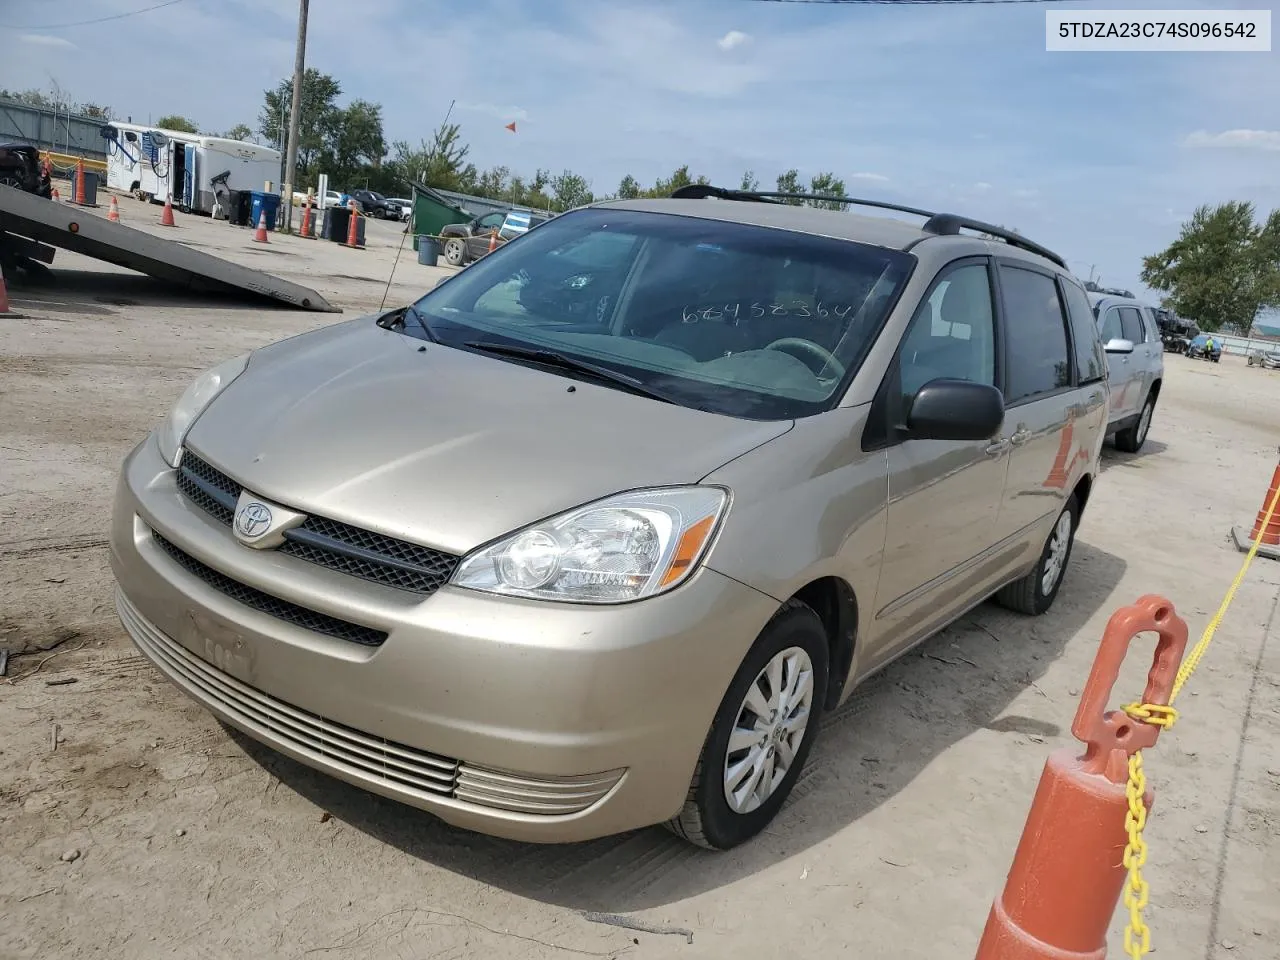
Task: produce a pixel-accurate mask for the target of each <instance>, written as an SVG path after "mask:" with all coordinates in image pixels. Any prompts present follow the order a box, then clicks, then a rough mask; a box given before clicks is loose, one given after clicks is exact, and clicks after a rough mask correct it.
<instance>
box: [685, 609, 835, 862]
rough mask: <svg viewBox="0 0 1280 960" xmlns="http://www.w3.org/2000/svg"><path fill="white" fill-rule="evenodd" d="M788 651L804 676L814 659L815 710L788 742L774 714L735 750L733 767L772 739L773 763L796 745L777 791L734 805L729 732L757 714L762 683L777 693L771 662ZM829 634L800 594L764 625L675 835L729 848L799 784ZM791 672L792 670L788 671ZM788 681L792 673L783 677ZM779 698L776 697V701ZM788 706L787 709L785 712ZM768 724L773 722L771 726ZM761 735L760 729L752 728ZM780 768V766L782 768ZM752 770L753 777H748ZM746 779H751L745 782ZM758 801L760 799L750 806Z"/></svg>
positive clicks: (821, 693) (814, 728)
mask: <svg viewBox="0 0 1280 960" xmlns="http://www.w3.org/2000/svg"><path fill="white" fill-rule="evenodd" d="M783 656H787V657H791V658H792V664H791V665H792V666H793V667H794V666H795V665H797V663H798V664H799V665H800V666H801V668H802V669H801V670H800V671H799V672H798V674H796V675H800V676H803V673H804V672H805V671H804V670H803V659H804V658H807V660H808V664H809V668H808V673H809V677H810V681H811V682H810V690H809V697H808V709H807V711H806V713H805V717H806V719H805V722H804V726H803V728H802V729H801V730H798V731H795V732H794V733H793V734H792V736H793V737H795V738H798V739H792V740H791V741H790V743H789V744H788V742H787V737H786V736H785V735H784V736H782V737H781V738H779V737H778V735H777V733H778V732H779V731H783V732H785V728H784V727H783V726H781V725H779V724H780V723H781V720H782V718H781V717H779V718H778V722H777V723H775V724H772V725H771V724H770V720H769V718H768V717H766V718H764V720H763V721H762V722H760V736H761V740H760V741H758V742H757V743H754V744H752V745H751V746H750V747H747V748H745V749H740V750H735V751H734V752H733V755H735V756H736V757H738V759H736V760H735V762H734V764H733V765H734V766H737V765H740V764H741V763H744V762H746V760H745V759H744V755H748V751H750V752H751V753H754V754H756V755H757V756H759V753H760V751H759V748H760V747H761V746H763V745H764V744H768V745H769V746H768V754H767V756H765V757H761V758H760V759H761V762H762V764H768V766H765V769H766V770H774V769H776V768H775V767H774V764H775V763H776V762H777V760H778V759H780V758H781V757H782V756H783V755H784V749H785V748H786V747H788V746H789V748H790V751H791V753H792V760H791V764H790V766H789V767H787V769H786V772H785V774H784V775H783V776H782V778H781V780H779V781H777V783H776V785H775V786H774V787H773V790H772V792H771V793H769V794H768V795H767V796H764V797H759V798H758V797H755V796H754V795H753V794H754V791H748V792H747V793H746V794H745V797H746V800H745V804H746V806H744V809H742V810H735V809H733V808H732V807H731V806H730V805H729V801H728V798H727V796H726V786H725V780H726V772H727V769H728V767H729V766H730V764H729V763H728V759H729V756H730V755H731V754H730V749H729V738H730V735H731V734H732V733H733V732H734V728H735V727H736V725H737V721H738V719H739V717H740V716H743V715H746V714H748V713H754V712H753V711H751V710H750V707H748V705H747V703H746V699H747V694H748V691H749V690H750V689H751V688H752V687H753V685H754V686H755V696H756V697H758V698H759V699H760V700H762V701H765V702H766V703H767V702H768V701H769V700H770V699H771V698H770V697H768V696H765V693H764V687H762V686H760V682H761V680H762V679H763V680H764V682H765V684H766V685H767V683H768V680H767V678H765V677H764V671H765V670H766V668H767V667H768V666H769V665H770V664H771V663H772V662H774V660H775V658H781V657H783ZM827 657H828V649H827V635H826V631H825V630H824V629H823V626H822V621H821V620H819V619H818V615H817V614H816V613H814V611H813V610H812V608H810V607H808V606H806V605H805V604H803V603H801V602H800V601H799V600H789V601H787V602H786V603H785V604H783V605H782V607H781V608H780V609H779V610H778V612H777V613H776V614H774V616H773V619H772V620H770V621H769V622H768V624H766V625H765V628H764V629H763V630H761V631H760V636H759V637H757V638H756V642H755V643H754V644H753V645H752V647H751V650H750V651H749V652H748V653H747V656H746V657H745V659H743V661H742V665H741V666H740V667H739V668H738V672H737V674H736V675H735V676H734V678H733V681H732V682H731V683H730V684H729V689H728V690H727V691H726V692H725V695H724V698H723V699H722V700H721V701H720V707H719V709H717V711H716V716H715V719H714V720H713V721H712V724H711V730H710V732H709V733H708V734H707V739H706V741H705V742H704V744H703V747H702V755H701V756H700V757H699V758H698V765H697V767H696V768H695V770H694V773H693V780H692V782H691V783H690V784H689V793H688V796H687V797H686V799H685V803H684V808H683V809H682V810H681V811H680V812H679V813H678V814H677V815H676V816H675V817H673V818H672V819H671V820H669V821H667V823H666V826H667V828H668V829H669V830H671V831H672V832H673V833H675V834H676V835H678V836H680V837H683V838H684V839H685V840H688V841H689V842H690V843H693V844H696V845H697V846H700V847H705V848H707V849H708V850H728V849H731V848H732V847H736V846H738V845H739V844H741V843H745V842H746V841H747V840H750V839H751V838H752V837H754V836H755V835H756V834H758V833H759V832H760V831H761V830H763V829H764V828H765V827H766V826H768V824H769V822H770V821H771V820H772V819H773V818H774V816H776V815H777V813H778V811H779V810H780V809H781V808H782V804H783V803H784V802H786V799H787V797H788V796H789V795H790V793H791V789H792V787H794V786H795V783H796V779H797V778H798V777H799V776H800V771H801V770H802V769H803V768H804V763H805V760H806V759H807V758H808V756H809V750H810V749H811V748H812V747H813V741H814V738H815V737H816V736H817V733H818V721H819V717H820V714H821V712H822V709H823V704H824V703H825V702H826V696H827ZM783 676H784V678H785V677H787V676H788V674H785V673H784V674H783ZM783 687H784V689H785V687H786V680H785V679H784V681H783ZM775 702H776V701H775ZM786 714H787V711H786V710H784V711H783V716H786ZM766 728H767V729H766ZM753 735H754V734H753ZM759 765H761V764H753V765H752V766H751V767H749V768H748V770H754V769H756V767H757V766H759ZM775 775H776V773H775ZM749 779H750V777H748V778H747V780H749ZM741 783H743V784H745V783H746V780H743V781H741ZM751 804H755V805H754V807H751V806H750V805H751Z"/></svg>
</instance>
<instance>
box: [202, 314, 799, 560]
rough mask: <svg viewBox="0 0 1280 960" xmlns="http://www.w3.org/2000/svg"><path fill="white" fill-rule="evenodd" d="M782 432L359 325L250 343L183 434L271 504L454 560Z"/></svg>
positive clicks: (706, 469) (702, 469) (785, 425)
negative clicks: (251, 348)
mask: <svg viewBox="0 0 1280 960" xmlns="http://www.w3.org/2000/svg"><path fill="white" fill-rule="evenodd" d="M423 347H425V348H426V349H425V350H423V349H421V348H423ZM571 386H572V387H573V388H574V389H573V390H572V391H571V390H570V389H569V388H570V387H571ZM791 425H792V421H790V420H787V421H781V422H758V421H749V420H738V419H735V418H733V417H727V416H721V415H719V414H714V413H705V412H703V411H699V410H690V409H687V408H685V407H680V406H676V405H674V404H667V403H661V402H658V401H654V400H650V399H648V398H646V397H641V396H636V395H634V394H629V393H623V392H621V391H619V390H614V389H611V388H608V387H603V386H598V385H596V384H593V383H591V382H589V381H583V380H572V379H569V378H568V377H567V376H562V375H558V374H553V373H549V372H546V371H543V370H540V369H534V368H531V367H526V366H521V365H520V364H518V363H513V362H509V361H506V360H501V359H497V358H493V357H488V356H483V355H478V354H473V353H469V352H467V351H463V350H457V349H453V348H450V347H445V346H441V345H438V344H432V343H427V342H425V341H422V340H415V339H413V338H411V337H407V336H404V335H403V334H400V333H396V332H393V331H390V330H383V329H381V328H380V327H378V326H376V325H375V324H374V322H373V320H372V319H370V318H360V319H358V320H354V321H350V322H347V323H342V324H337V325H335V326H332V327H328V328H325V329H323V330H319V331H315V332H313V333H308V334H304V335H302V336H300V337H294V338H292V339H290V340H285V341H281V342H280V343H276V344H272V345H271V346H268V347H265V348H263V349H261V350H259V351H258V352H257V353H255V354H254V355H253V357H252V359H251V360H250V362H249V366H248V369H247V370H245V372H244V373H243V374H241V376H240V377H239V378H237V379H236V380H235V381H234V382H233V383H232V384H231V386H229V387H228V388H227V389H226V390H225V391H224V392H223V393H222V394H221V395H219V396H218V397H217V399H215V400H214V402H213V403H212V404H211V405H210V406H209V408H208V409H207V410H206V411H205V412H204V413H203V414H202V415H201V416H200V418H199V419H198V420H197V421H196V423H195V425H194V426H193V427H192V428H191V430H190V432H189V434H188V437H187V443H188V445H189V446H190V447H191V448H192V450H193V451H195V452H196V453H198V454H199V455H200V456H202V457H204V458H205V459H207V460H208V461H210V462H211V463H213V464H215V465H216V466H217V467H218V468H219V469H221V470H223V471H224V472H226V473H227V474H229V475H230V476H232V477H234V478H235V479H236V480H238V481H239V482H240V483H242V484H243V485H244V486H245V487H246V488H248V489H249V490H251V491H253V492H254V493H256V494H258V495H259V496H261V497H264V498H266V499H268V500H275V501H277V502H278V503H280V504H281V505H284V506H288V507H293V508H295V509H298V510H301V511H304V512H309V513H317V514H321V515H323V516H327V517H331V518H333V519H335V520H343V521H345V522H347V523H353V524H356V525H357V526H361V527H365V528H368V529H373V530H377V531H381V532H385V533H387V534H389V535H392V536H398V537H402V538H404V539H408V540H412V541H416V542H419V543H424V544H427V545H430V546H434V547H436V548H438V549H441V550H447V551H449V552H452V553H464V552H466V551H468V550H470V549H472V548H474V547H476V546H478V545H480V544H482V543H485V542H487V541H489V540H492V539H494V538H495V537H498V536H501V535H503V534H506V533H509V532H511V531H512V530H515V529H517V528H519V527H522V526H524V525H526V524H529V523H533V522H534V521H537V520H541V519H543V518H544V517H547V516H550V515H553V514H556V513H559V512H560V511H562V510H567V509H569V508H571V507H576V506H578V505H580V504H582V503H586V502H588V501H591V500H595V499H598V498H600V497H603V496H607V495H609V494H612V493H617V492H619V491H622V490H627V489H633V488H636V487H644V486H653V485H662V484H673V483H696V482H697V481H698V480H700V479H701V478H703V477H705V476H706V475H707V474H708V473H710V472H711V471H712V470H714V469H716V468H717V467H719V466H721V465H723V464H725V463H727V462H728V461H730V460H732V459H734V458H735V457H738V456H740V455H742V454H743V453H745V452H746V451H748V450H750V449H752V448H753V447H756V446H759V445H760V444H762V443H766V442H767V441H769V440H771V439H773V438H774V437H777V436H780V435H781V434H783V433H785V432H786V431H787V430H788V429H790V427H791Z"/></svg>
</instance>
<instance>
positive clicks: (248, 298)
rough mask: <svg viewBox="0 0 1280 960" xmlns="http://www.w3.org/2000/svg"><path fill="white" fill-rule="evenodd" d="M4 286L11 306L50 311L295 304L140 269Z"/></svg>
mask: <svg viewBox="0 0 1280 960" xmlns="http://www.w3.org/2000/svg"><path fill="white" fill-rule="evenodd" d="M312 279H313V280H314V278H312ZM8 289H9V296H10V298H12V299H13V300H14V301H15V308H16V307H17V306H21V308H22V309H23V310H24V311H37V310H38V311H40V312H47V313H51V314H81V315H104V314H112V313H115V310H113V309H110V308H112V307H119V308H128V307H138V306H149V307H153V306H155V307H172V308H174V309H179V310H181V309H196V310H210V309H215V310H256V311H259V312H261V311H262V310H271V309H277V310H290V311H294V310H296V309H297V308H294V307H290V306H288V305H287V304H285V303H283V302H281V301H277V300H272V299H269V298H265V297H261V296H258V295H257V294H253V293H249V292H248V291H246V292H245V293H243V294H238V293H234V292H229V291H224V290H206V289H204V288H195V287H189V286H187V285H185V284H181V283H175V282H173V281H169V280H160V279H158V278H156V277H151V276H147V275H146V274H141V273H99V272H96V271H91V270H57V269H55V270H50V271H49V273H48V275H47V276H46V277H44V278H43V279H41V280H39V281H25V282H14V283H11V284H10V285H9V288H8Z"/></svg>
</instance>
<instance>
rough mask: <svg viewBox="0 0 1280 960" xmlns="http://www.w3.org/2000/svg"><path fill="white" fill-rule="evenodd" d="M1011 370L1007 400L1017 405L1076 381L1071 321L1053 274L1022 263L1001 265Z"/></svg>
mask: <svg viewBox="0 0 1280 960" xmlns="http://www.w3.org/2000/svg"><path fill="white" fill-rule="evenodd" d="M1000 286H1001V288H1002V290H1003V293H1004V305H1005V321H1006V322H1005V326H1006V328H1007V331H1006V337H1007V340H1008V344H1009V346H1008V349H1007V351H1006V356H1007V360H1008V364H1009V369H1008V371H1007V374H1006V376H1005V382H1006V389H1005V402H1006V403H1010V404H1013V403H1017V402H1018V401H1020V400H1026V399H1027V398H1029V397H1035V396H1038V395H1039V394H1042V393H1050V392H1052V391H1054V390H1058V389H1060V388H1062V387H1065V386H1068V385H1069V384H1070V383H1071V362H1070V359H1069V357H1068V352H1067V321H1066V317H1065V316H1063V313H1062V301H1061V299H1060V298H1059V297H1058V285H1057V283H1056V282H1054V280H1053V278H1052V277H1049V276H1046V275H1045V274H1043V273H1036V272H1034V271H1032V270H1024V269H1022V268H1020V267H1012V266H1003V267H1001V268H1000Z"/></svg>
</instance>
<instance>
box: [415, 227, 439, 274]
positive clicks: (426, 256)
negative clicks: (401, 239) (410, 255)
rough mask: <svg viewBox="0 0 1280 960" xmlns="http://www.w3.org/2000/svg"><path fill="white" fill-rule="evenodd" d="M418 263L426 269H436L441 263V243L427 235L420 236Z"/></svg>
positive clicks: (421, 234)
mask: <svg viewBox="0 0 1280 960" xmlns="http://www.w3.org/2000/svg"><path fill="white" fill-rule="evenodd" d="M418 262H419V263H420V264H422V265H423V266H424V267H434V266H437V265H438V264H439V263H440V241H439V240H437V239H436V238H435V237H430V236H427V235H426V234H425V233H420V234H418Z"/></svg>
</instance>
